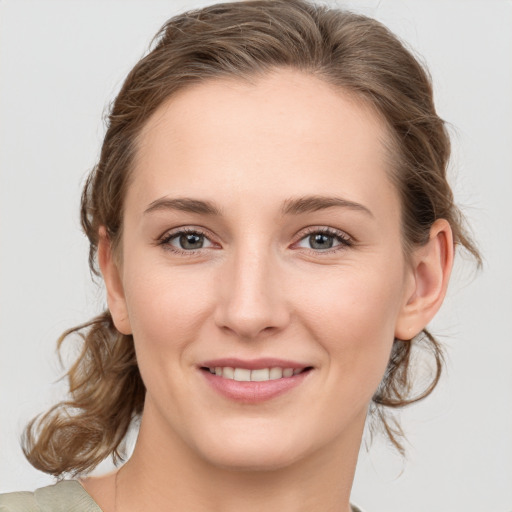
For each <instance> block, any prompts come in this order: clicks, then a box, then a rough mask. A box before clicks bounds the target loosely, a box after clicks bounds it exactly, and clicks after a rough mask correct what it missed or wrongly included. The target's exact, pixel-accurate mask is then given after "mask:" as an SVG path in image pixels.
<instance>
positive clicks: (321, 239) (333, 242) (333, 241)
mask: <svg viewBox="0 0 512 512" xmlns="http://www.w3.org/2000/svg"><path fill="white" fill-rule="evenodd" d="M352 244H353V242H352V240H351V238H350V237H349V236H348V235H346V234H345V233H343V232H342V231H338V230H335V229H332V228H311V230H310V231H309V232H308V233H307V235H306V236H305V237H303V238H301V239H300V241H299V242H298V244H297V246H298V247H303V248H305V249H311V250H314V251H315V252H326V251H329V252H335V251H337V250H339V249H343V248H346V247H350V246H351V245H352Z"/></svg>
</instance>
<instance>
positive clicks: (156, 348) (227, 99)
mask: <svg viewBox="0 0 512 512" xmlns="http://www.w3.org/2000/svg"><path fill="white" fill-rule="evenodd" d="M385 139H386V128H385V126H384V124H383V122H382V121H381V120H380V119H379V118H378V117H377V116H376V115H375V114H374V113H373V112H372V111H370V110H369V109H368V108H366V107H364V106H363V105H362V104H361V103H359V102H357V101H355V100H353V99H352V98H351V97H350V96H348V95H347V94H345V93H344V92H342V91H339V90H334V89H333V88H331V87H330V86H328V85H327V84H325V83H323V82H321V81H319V80H318V79H317V78H314V77H311V76H307V75H305V74H301V73H299V72H295V71H285V70H282V71H276V72H275V73H273V74H271V75H267V76H266V77H264V78H259V79H258V80H257V81H256V82H255V83H254V84H247V83H242V82H239V81H210V82H207V83H204V84H201V85H197V86H194V87H191V88H188V89H186V90H184V91H182V92H180V93H179V94H177V95H175V96H173V97H172V98H171V99H170V100H169V101H168V102H167V103H166V104H165V105H164V106H162V107H161V108H160V109H159V110H158V111H157V112H156V113H155V115H153V117H152V118H151V119H150V121H149V122H148V124H147V125H146V126H145V128H144V130H143V132H142V135H141V139H140V145H139V150H138V156H137V160H136V166H135V170H134V174H133V180H132V182H131V184H130V187H129V189H128V192H127V197H126V201H125V212H124V231H123V238H122V243H121V252H122V256H121V260H122V261H121V263H120V264H119V284H118V286H117V288H116V286H115V285H113V284H109V282H108V281H107V286H108V287H109V305H110V307H111V310H112V312H113V316H114V319H115V321H116V325H117V327H118V328H119V329H120V330H121V331H123V332H125V333H132V334H133V336H134V341H135V347H136V352H137V360H138V364H139V367H140V371H141V375H142V378H143V380H144V382H145V385H146V388H147V398H146V407H145V411H144V416H143V426H144V425H146V426H148V427H147V428H151V429H152V430H153V431H154V432H159V433H161V434H162V433H165V434H162V435H163V437H164V438H166V439H173V441H172V442H173V443H174V444H180V445H181V446H182V447H183V449H186V450H188V451H189V453H191V454H194V456H197V457H199V458H201V459H202V460H203V461H207V462H208V463H211V464H215V465H218V466H223V467H237V468H268V467H280V466H285V465H286V464H291V463H292V462H296V461H298V460H301V459H305V458H307V457H308V456H312V455H313V454H315V453H320V452H321V451H322V450H324V451H325V450H328V451H329V452H331V453H332V450H336V449H338V450H342V449H346V448H347V446H354V445H355V446H357V447H358V443H359V440H360V436H361V431H362V428H363V424H364V421H365V417H366V412H367V407H368V404H369V402H370V400H371V397H372V395H373V393H374V392H375V390H376V388H377V386H378V384H379V382H380V381H381V379H382V376H383V374H384V371H385V368H386V365H387V361H388V358H389V353H390V350H391V346H392V343H393V339H394V337H395V335H396V333H397V329H399V328H400V323H401V322H402V321H403V320H402V313H403V309H404V307H405V305H406V304H407V303H408V299H409V298H410V296H411V294H412V292H413V285H412V283H413V279H412V277H411V272H410V271H409V267H408V266H407V265H406V263H405V261H404V255H403V249H402V247H403V246H402V240H401V226H400V203H399V199H398V195H397V192H396V190H395V188H394V186H393V185H392V183H391V180H390V178H389V169H388V164H387V160H386V156H385V150H384V141H385ZM413 334H415V333H413ZM216 368H217V370H216ZM212 372H216V373H217V374H216V375H214V374H212ZM290 373H292V374H293V375H291V376H290ZM240 379H242V380H240ZM246 379H253V381H246ZM258 379H263V380H258ZM226 440H229V442H226ZM347 443H348V444H347ZM343 447H344V448H343ZM356 449H357V448H356Z"/></svg>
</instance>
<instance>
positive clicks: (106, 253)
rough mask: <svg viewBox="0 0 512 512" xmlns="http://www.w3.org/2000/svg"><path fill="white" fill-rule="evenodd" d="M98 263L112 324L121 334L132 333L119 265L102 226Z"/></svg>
mask: <svg viewBox="0 0 512 512" xmlns="http://www.w3.org/2000/svg"><path fill="white" fill-rule="evenodd" d="M98 263H99V266H100V270H101V274H102V275H103V280H104V281H105V287H106V289H107V303H108V309H109V310H110V314H111V315H112V319H113V321H114V325H115V326H116V329H117V330H118V331H119V332H121V333H122V334H132V329H131V326H130V320H129V318H128V309H127V307H126V299H125V296H124V289H123V283H122V280H121V275H120V270H119V266H118V264H117V263H116V261H115V258H114V255H113V253H112V244H111V242H110V239H109V237H108V235H107V231H106V229H105V227H104V226H101V227H100V229H99V242H98Z"/></svg>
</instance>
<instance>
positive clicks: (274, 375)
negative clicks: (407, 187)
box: [205, 366, 307, 382]
mask: <svg viewBox="0 0 512 512" xmlns="http://www.w3.org/2000/svg"><path fill="white" fill-rule="evenodd" d="M205 369H207V370H208V371H209V372H210V373H211V374H213V375H217V376H218V377H222V378H223V379H232V380H236V381H238V382H265V381H267V380H277V379H282V378H289V377H293V376H294V375H298V374H299V373H302V372H303V371H305V370H307V368H281V367H273V368H259V369H256V370H250V369H248V368H232V367H230V366H224V367H222V366H215V367H209V368H205Z"/></svg>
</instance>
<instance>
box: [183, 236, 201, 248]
mask: <svg viewBox="0 0 512 512" xmlns="http://www.w3.org/2000/svg"><path fill="white" fill-rule="evenodd" d="M180 245H181V247H183V249H200V248H201V246H202V245H203V240H202V235H195V234H193V233H188V234H186V235H181V236H180Z"/></svg>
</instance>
